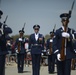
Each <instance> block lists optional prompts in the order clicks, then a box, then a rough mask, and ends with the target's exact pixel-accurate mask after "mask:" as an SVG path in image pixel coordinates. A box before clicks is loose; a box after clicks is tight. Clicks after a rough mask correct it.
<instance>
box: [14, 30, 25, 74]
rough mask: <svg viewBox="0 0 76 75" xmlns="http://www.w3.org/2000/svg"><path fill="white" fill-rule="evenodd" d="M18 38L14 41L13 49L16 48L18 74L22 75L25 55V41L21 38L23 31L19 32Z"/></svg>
mask: <svg viewBox="0 0 76 75" xmlns="http://www.w3.org/2000/svg"><path fill="white" fill-rule="evenodd" d="M19 35H20V36H19V38H17V39H16V43H15V47H16V48H17V50H16V52H17V68H18V73H23V69H24V58H25V54H26V50H25V42H26V39H25V38H24V37H23V35H24V31H23V30H20V31H19Z"/></svg>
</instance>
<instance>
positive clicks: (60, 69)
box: [53, 13, 76, 75]
mask: <svg viewBox="0 0 76 75" xmlns="http://www.w3.org/2000/svg"><path fill="white" fill-rule="evenodd" d="M70 17H71V16H69V14H68V13H63V14H61V15H60V18H61V22H62V27H61V28H59V29H58V30H56V32H55V36H54V39H53V50H54V53H55V54H56V55H57V75H70V74H71V59H72V58H75V54H74V53H75V52H74V50H73V46H72V39H73V37H76V32H74V31H72V29H71V28H69V27H68V23H69V19H68V18H70ZM65 27H66V31H65ZM71 32H73V33H71ZM63 38H65V45H64V47H63V48H64V52H63V53H61V49H62V45H63V43H64V41H63V42H62V40H63ZM61 54H65V56H64V58H65V59H64V60H62V59H61Z"/></svg>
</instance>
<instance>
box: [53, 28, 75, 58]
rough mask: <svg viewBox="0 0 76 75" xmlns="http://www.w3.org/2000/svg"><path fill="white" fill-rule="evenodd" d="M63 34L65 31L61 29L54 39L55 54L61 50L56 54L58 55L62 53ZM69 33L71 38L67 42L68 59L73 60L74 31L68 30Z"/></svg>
mask: <svg viewBox="0 0 76 75" xmlns="http://www.w3.org/2000/svg"><path fill="white" fill-rule="evenodd" d="M62 32H63V29H62V28H59V29H58V30H57V31H56V33H55V36H54V39H53V52H55V51H56V50H59V51H58V52H56V54H58V53H60V51H61V44H62V43H61V41H62ZM67 32H68V33H69V34H70V38H68V39H67V41H66V42H67V43H66V59H71V58H75V54H74V49H73V42H72V39H73V37H72V34H74V31H73V30H72V29H70V28H68V31H67ZM74 35H76V34H74Z"/></svg>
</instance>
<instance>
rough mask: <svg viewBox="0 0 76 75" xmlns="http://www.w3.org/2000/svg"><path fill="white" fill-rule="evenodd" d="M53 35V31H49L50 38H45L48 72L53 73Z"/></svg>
mask: <svg viewBox="0 0 76 75" xmlns="http://www.w3.org/2000/svg"><path fill="white" fill-rule="evenodd" d="M53 36H54V33H53V32H50V38H49V39H47V43H46V49H47V54H48V72H49V74H51V73H54V65H55V55H54V54H53V51H52V43H53Z"/></svg>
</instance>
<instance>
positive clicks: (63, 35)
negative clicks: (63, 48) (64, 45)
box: [62, 32, 70, 38]
mask: <svg viewBox="0 0 76 75" xmlns="http://www.w3.org/2000/svg"><path fill="white" fill-rule="evenodd" d="M62 37H65V38H69V37H70V35H69V33H67V32H62Z"/></svg>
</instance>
